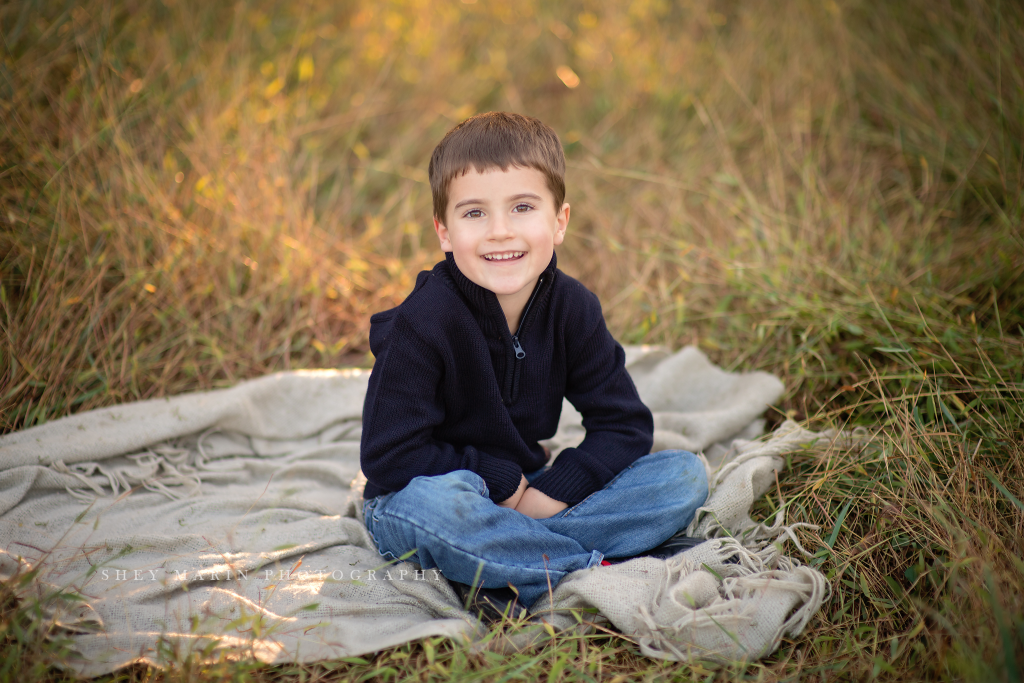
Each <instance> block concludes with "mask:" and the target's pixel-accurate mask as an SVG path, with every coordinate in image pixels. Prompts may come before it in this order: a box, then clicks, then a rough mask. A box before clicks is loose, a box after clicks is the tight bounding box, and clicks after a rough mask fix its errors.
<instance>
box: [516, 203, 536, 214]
mask: <svg viewBox="0 0 1024 683" xmlns="http://www.w3.org/2000/svg"><path fill="white" fill-rule="evenodd" d="M532 210H533V207H532V206H530V205H529V204H516V206H515V208H514V209H512V213H526V212H527V211H532Z"/></svg>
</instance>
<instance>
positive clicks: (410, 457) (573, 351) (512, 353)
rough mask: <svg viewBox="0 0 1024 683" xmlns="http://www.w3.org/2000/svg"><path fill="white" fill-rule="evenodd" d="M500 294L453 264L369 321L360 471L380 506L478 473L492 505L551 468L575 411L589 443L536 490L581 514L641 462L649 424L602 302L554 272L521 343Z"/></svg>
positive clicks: (569, 454)
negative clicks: (454, 476) (449, 477)
mask: <svg viewBox="0 0 1024 683" xmlns="http://www.w3.org/2000/svg"><path fill="white" fill-rule="evenodd" d="M515 342H516V339H514V337H513V332H512V331H510V330H509V328H508V324H507V322H506V319H505V315H504V313H503V311H502V309H501V305H500V304H499V303H498V299H497V296H496V295H495V294H494V292H491V291H490V290H487V289H484V288H483V287H480V286H479V285H477V284H475V283H473V282H472V281H470V280H469V279H468V278H467V277H466V276H465V275H463V274H462V272H461V271H460V270H459V269H458V267H457V266H456V265H455V260H454V258H453V257H452V255H451V253H450V252H449V253H447V254H446V259H445V260H444V261H441V262H440V263H438V264H437V265H436V266H434V268H433V270H430V271H423V272H421V273H420V274H419V276H418V277H417V278H416V286H415V288H414V289H413V291H412V293H411V294H410V295H409V296H408V297H407V298H406V299H405V301H403V302H402V303H401V304H400V305H399V306H397V307H396V308H393V309H390V310H387V311H383V312H381V313H377V314H376V315H374V316H373V317H372V318H371V319H370V349H371V351H372V352H373V354H374V357H375V362H374V365H373V371H372V373H371V374H370V380H369V386H368V388H367V392H366V401H365V403H364V404H363V432H362V443H361V448H360V456H361V457H360V462H361V466H362V470H363V473H364V474H365V475H366V478H367V485H366V488H365V491H364V496H365V497H366V498H372V497H375V496H379V495H382V494H384V493H388V492H391V491H400V490H401V489H402V488H404V487H405V486H406V485H407V484H408V483H409V482H410V481H411V480H412V479H413V478H415V477H417V476H435V475H441V474H447V473H448V472H452V471H455V470H470V471H472V472H476V473H477V474H478V475H480V477H481V478H482V479H483V480H484V482H485V483H486V484H487V488H488V495H489V496H490V498H491V500H493V501H495V502H501V501H503V500H505V499H507V498H509V497H510V496H511V495H512V494H513V493H515V491H516V489H517V488H518V486H519V482H520V477H521V475H522V473H523V472H532V471H534V470H537V469H539V468H541V467H543V466H544V465H545V463H546V458H545V455H544V450H543V448H541V446H540V444H539V443H538V442H540V441H543V440H544V439H548V438H550V437H552V436H553V435H554V434H555V431H556V429H557V427H558V418H559V415H560V414H561V411H562V398H563V397H565V398H568V399H569V401H570V402H571V403H572V405H573V406H575V408H576V409H577V410H579V411H580V413H581V414H582V416H583V426H584V428H585V429H586V438H584V440H583V442H582V443H581V444H580V445H579V447H577V448H567V449H564V450H563V451H562V452H561V453H560V454H559V456H558V458H557V459H556V460H555V461H554V463H553V464H552V466H551V467H550V468H549V469H548V470H547V471H546V472H544V473H543V474H541V475H540V476H539V477H537V478H536V479H535V480H534V481H533V483H532V484H531V486H532V487H533V488H536V489H538V490H539V491H541V492H542V493H544V494H547V495H548V496H550V497H551V498H554V499H555V500H558V501H562V502H564V503H567V504H569V505H574V504H576V503H578V502H580V501H582V500H583V499H584V498H586V497H587V496H588V495H590V494H591V493H593V492H595V491H597V490H600V489H601V488H603V487H604V486H605V485H606V484H607V483H608V482H609V481H611V480H612V478H613V477H615V475H616V474H618V473H619V472H620V471H622V470H623V469H624V468H626V467H627V466H629V465H630V464H631V463H632V462H633V461H634V460H636V459H637V458H639V457H641V456H643V455H645V454H647V453H648V452H649V451H650V448H651V445H652V441H653V439H652V435H653V432H654V422H653V419H652V417H651V412H650V411H649V410H648V409H647V407H646V406H645V405H644V404H643V402H641V400H640V397H639V395H638V394H637V391H636V387H635V386H634V385H633V381H632V380H631V379H630V377H629V374H628V373H627V372H626V369H625V354H624V353H623V350H622V347H621V346H619V344H618V343H617V342H616V341H615V340H614V339H613V338H612V336H611V334H610V333H609V332H608V329H607V327H606V326H605V322H604V317H603V315H602V314H601V304H600V302H599V301H598V299H597V296H596V295H594V294H593V293H592V292H590V291H589V290H587V289H586V288H585V287H584V286H583V285H582V284H580V283H579V282H578V281H577V280H575V279H573V278H571V277H569V276H568V275H566V274H565V273H563V272H561V271H560V270H558V269H557V268H556V259H555V257H554V255H552V257H551V263H550V264H549V265H548V267H547V269H546V270H545V271H544V273H543V274H542V275H541V276H540V278H539V280H538V283H537V286H536V288H535V290H534V292H533V295H532V299H531V302H530V303H529V304H528V305H527V308H526V309H525V310H524V315H523V316H522V322H521V324H520V327H519V330H518V343H519V347H520V349H521V353H522V354H525V355H522V357H519V358H517V354H516V348H515Z"/></svg>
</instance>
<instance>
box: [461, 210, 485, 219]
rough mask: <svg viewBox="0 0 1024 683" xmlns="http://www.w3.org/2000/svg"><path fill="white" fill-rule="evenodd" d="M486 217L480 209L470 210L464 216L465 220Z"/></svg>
mask: <svg viewBox="0 0 1024 683" xmlns="http://www.w3.org/2000/svg"><path fill="white" fill-rule="evenodd" d="M483 215H484V212H483V211H481V210H480V209H470V210H469V211H467V212H466V213H464V214H462V217H463V218H480V217H481V216H483Z"/></svg>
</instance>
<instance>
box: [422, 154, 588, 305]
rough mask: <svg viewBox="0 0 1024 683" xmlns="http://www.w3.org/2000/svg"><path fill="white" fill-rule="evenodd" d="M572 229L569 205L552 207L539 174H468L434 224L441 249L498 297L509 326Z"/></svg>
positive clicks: (524, 170)
mask: <svg viewBox="0 0 1024 683" xmlns="http://www.w3.org/2000/svg"><path fill="white" fill-rule="evenodd" d="M568 224H569V205H568V204H562V206H560V207H556V206H555V205H554V197H553V196H552V194H551V191H550V190H549V189H548V186H547V182H546V180H545V177H544V174H543V173H541V172H540V171H538V170H537V169H535V168H516V167H514V166H513V167H510V168H509V169H508V170H507V171H502V170H501V169H500V168H492V169H488V170H486V171H484V172H483V173H480V172H478V171H476V170H474V169H470V171H469V172H468V173H466V174H465V175H461V176H458V177H456V178H454V179H453V180H452V182H451V186H450V189H449V195H448V211H447V214H446V215H445V220H444V222H443V223H442V222H440V221H438V220H437V219H436V218H435V219H434V230H436V231H437V236H438V238H439V239H440V240H441V248H442V249H443V250H445V251H450V252H452V254H453V256H454V257H455V263H456V265H458V267H459V270H461V271H462V272H463V274H464V275H465V276H466V277H468V278H469V279H470V280H472V281H473V282H475V283H476V284H478V285H480V286H481V287H483V288H485V289H489V290H491V291H492V292H494V293H495V294H496V295H497V296H498V302H499V303H501V307H502V309H503V310H504V311H505V315H506V317H507V318H509V321H510V323H511V321H512V320H513V319H516V320H518V318H519V314H520V313H521V312H522V308H523V307H525V306H526V302H527V301H528V300H529V298H530V294H531V293H532V292H533V288H534V285H536V283H537V278H538V277H540V274H541V273H542V272H544V269H545V268H547V266H548V263H550V261H551V254H552V252H553V251H554V248H555V246H557V245H559V244H561V243H562V240H563V239H564V237H565V228H566V226H567V225H568Z"/></svg>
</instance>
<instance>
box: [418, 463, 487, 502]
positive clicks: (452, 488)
mask: <svg viewBox="0 0 1024 683" xmlns="http://www.w3.org/2000/svg"><path fill="white" fill-rule="evenodd" d="M401 493H404V494H406V497H424V498H426V499H427V500H429V501H438V500H447V499H449V498H450V497H451V496H453V495H458V494H460V493H461V494H467V493H471V494H476V495H481V496H485V497H486V496H487V493H488V491H487V484H486V483H485V482H484V480H483V478H481V477H480V475H479V474H477V473H476V472H470V471H469V470H455V471H454V472H448V473H447V474H438V475H436V476H433V477H426V476H423V477H416V478H414V479H413V480H412V481H410V482H409V483H408V485H406V487H405V488H404V489H402V491H401Z"/></svg>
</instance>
